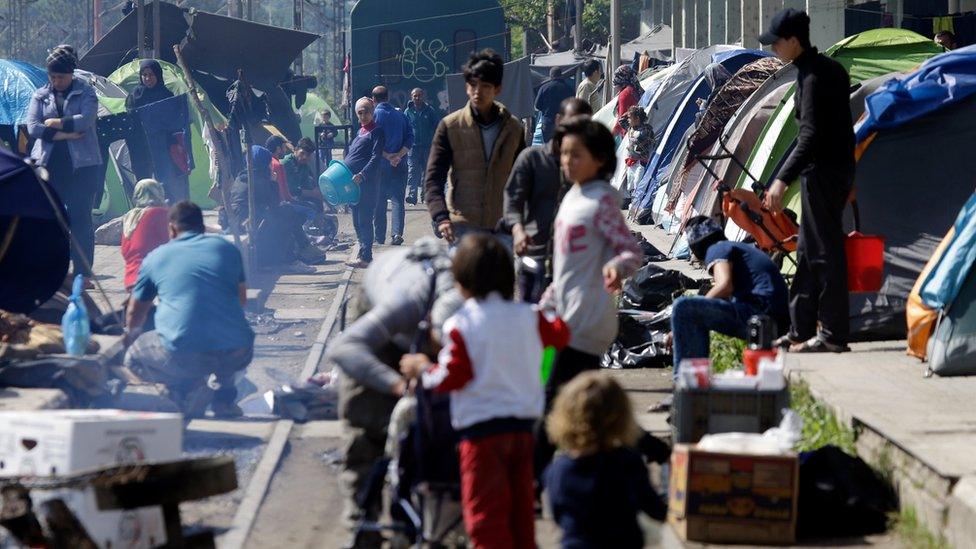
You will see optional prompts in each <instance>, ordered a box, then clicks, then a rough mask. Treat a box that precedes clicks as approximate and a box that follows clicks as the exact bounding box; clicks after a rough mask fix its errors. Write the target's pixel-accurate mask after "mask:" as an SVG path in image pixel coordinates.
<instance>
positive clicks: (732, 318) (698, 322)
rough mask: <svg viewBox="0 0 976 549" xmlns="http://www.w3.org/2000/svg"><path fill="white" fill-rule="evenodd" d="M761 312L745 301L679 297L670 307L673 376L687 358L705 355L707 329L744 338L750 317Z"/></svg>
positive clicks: (747, 332) (707, 338) (707, 341)
mask: <svg viewBox="0 0 976 549" xmlns="http://www.w3.org/2000/svg"><path fill="white" fill-rule="evenodd" d="M756 314H762V311H759V310H758V309H756V308H754V307H752V306H750V305H749V304H747V303H732V302H731V301H726V300H724V299H714V298H709V297H702V296H687V297H680V298H678V299H677V300H676V301H675V302H674V306H673V308H672V309H671V335H672V337H673V342H672V345H673V349H674V351H673V352H674V377H675V379H677V378H678V367H679V365H680V364H681V361H682V360H683V359H686V358H708V356H709V354H708V353H709V344H710V343H711V342H710V337H709V332H710V331H713V332H718V333H720V334H725V335H727V336H732V337H737V338H739V339H746V338H747V337H748V336H749V327H748V322H749V318H750V317H752V316H753V315H756Z"/></svg>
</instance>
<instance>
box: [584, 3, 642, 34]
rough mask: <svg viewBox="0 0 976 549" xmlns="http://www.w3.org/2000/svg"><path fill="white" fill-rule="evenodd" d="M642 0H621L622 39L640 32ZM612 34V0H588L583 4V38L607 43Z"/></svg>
mask: <svg viewBox="0 0 976 549" xmlns="http://www.w3.org/2000/svg"><path fill="white" fill-rule="evenodd" d="M640 8H641V2H640V0H620V10H621V14H620V41H621V43H623V42H626V41H628V40H633V39H634V38H637V35H638V34H640ZM609 36H610V0H588V1H587V2H586V5H585V6H583V38H584V39H589V40H591V41H593V42H594V43H596V44H605V43H607V41H608V40H609Z"/></svg>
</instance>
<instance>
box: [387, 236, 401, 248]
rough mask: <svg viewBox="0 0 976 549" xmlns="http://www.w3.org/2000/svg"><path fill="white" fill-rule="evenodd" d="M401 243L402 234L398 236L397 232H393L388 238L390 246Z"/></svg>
mask: <svg viewBox="0 0 976 549" xmlns="http://www.w3.org/2000/svg"><path fill="white" fill-rule="evenodd" d="M401 244H403V237H402V236H400V235H398V234H395V235H393V237H392V238H390V246H399V245H401Z"/></svg>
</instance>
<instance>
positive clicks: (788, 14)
mask: <svg viewBox="0 0 976 549" xmlns="http://www.w3.org/2000/svg"><path fill="white" fill-rule="evenodd" d="M793 36H796V37H799V38H807V39H809V37H810V16H809V15H807V12H805V11H803V10H798V9H793V8H786V9H785V10H782V11H780V12H779V13H777V14H776V15H774V16H773V20H772V21H770V22H769V28H768V29H766V32H764V33H762V34H760V35H759V43H760V44H762V45H764V46H768V45H770V44H772V43H773V42H775V41H777V40H779V39H780V38H791V37H793Z"/></svg>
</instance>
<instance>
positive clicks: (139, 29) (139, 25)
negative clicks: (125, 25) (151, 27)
mask: <svg viewBox="0 0 976 549" xmlns="http://www.w3.org/2000/svg"><path fill="white" fill-rule="evenodd" d="M136 39H137V40H138V41H139V44H138V46H139V47H138V48H137V49H138V51H139V59H146V58H147V57H149V52H148V51H146V0H136Z"/></svg>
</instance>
